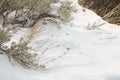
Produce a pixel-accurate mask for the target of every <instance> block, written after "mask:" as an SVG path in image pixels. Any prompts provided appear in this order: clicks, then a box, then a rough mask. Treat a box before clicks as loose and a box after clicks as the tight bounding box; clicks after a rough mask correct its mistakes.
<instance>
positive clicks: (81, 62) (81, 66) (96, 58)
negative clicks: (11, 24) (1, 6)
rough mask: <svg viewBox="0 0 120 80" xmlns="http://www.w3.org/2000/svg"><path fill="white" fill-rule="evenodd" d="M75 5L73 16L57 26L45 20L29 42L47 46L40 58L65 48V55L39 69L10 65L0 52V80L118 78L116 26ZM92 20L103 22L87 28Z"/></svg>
mask: <svg viewBox="0 0 120 80" xmlns="http://www.w3.org/2000/svg"><path fill="white" fill-rule="evenodd" d="M71 1H73V0H71ZM76 7H77V8H78V9H79V10H78V12H76V13H74V14H72V16H73V17H74V19H73V20H72V21H71V22H70V23H69V24H66V25H65V24H61V27H60V28H59V27H57V26H56V25H54V24H52V23H49V22H46V23H47V24H46V25H44V29H43V30H42V31H40V32H39V33H37V34H36V36H35V37H34V40H33V41H32V42H31V43H30V45H31V46H32V47H33V48H34V49H35V50H36V51H37V52H38V53H40V52H42V51H43V50H44V49H46V47H49V48H50V49H49V50H47V51H46V53H45V54H44V56H43V58H41V61H43V62H44V61H46V60H48V59H50V58H54V57H56V56H58V55H61V54H63V53H64V52H65V51H66V50H67V49H69V51H68V52H67V54H66V55H64V56H63V57H60V59H58V60H55V61H52V62H50V63H48V64H47V67H46V68H47V69H43V70H39V71H35V70H27V69H23V68H21V67H18V66H13V65H12V64H11V63H10V62H9V60H8V59H7V58H6V56H5V55H0V75H1V77H0V80H120V69H119V68H120V49H119V47H120V28H119V26H117V25H113V24H109V23H107V22H105V21H103V20H102V19H101V18H100V17H99V16H97V15H96V14H95V13H94V12H92V11H90V10H87V9H86V12H83V8H82V7H78V5H77V6H76ZM103 23H104V24H103ZM93 24H94V25H100V24H103V25H101V26H99V27H97V28H96V27H95V28H91V29H90V30H89V29H88V28H87V27H88V26H89V27H93ZM41 25H42V22H41ZM23 31H27V30H24V29H23V30H22V32H23ZM25 33H26V32H25ZM16 34H17V35H16V36H14V37H12V40H14V41H15V40H16V39H18V38H17V37H18V34H19V35H20V34H21V32H18V33H16Z"/></svg>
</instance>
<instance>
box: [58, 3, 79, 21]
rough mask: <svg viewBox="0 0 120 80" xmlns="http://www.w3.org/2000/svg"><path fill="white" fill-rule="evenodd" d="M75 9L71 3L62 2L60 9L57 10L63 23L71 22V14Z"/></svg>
mask: <svg viewBox="0 0 120 80" xmlns="http://www.w3.org/2000/svg"><path fill="white" fill-rule="evenodd" d="M76 11H77V10H76V8H75V7H74V6H73V5H72V2H69V1H66V2H62V5H61V7H60V8H59V10H58V14H59V16H60V18H61V20H62V21H63V23H67V22H69V21H70V20H72V16H71V14H72V13H73V12H76Z"/></svg>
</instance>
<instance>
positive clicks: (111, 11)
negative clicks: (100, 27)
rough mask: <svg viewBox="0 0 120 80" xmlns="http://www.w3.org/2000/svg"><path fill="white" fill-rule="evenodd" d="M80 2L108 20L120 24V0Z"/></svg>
mask: <svg viewBox="0 0 120 80" xmlns="http://www.w3.org/2000/svg"><path fill="white" fill-rule="evenodd" d="M78 2H79V4H80V5H82V6H84V7H86V8H89V9H91V10H93V11H95V12H96V13H97V14H98V15H100V16H101V17H103V19H105V20H106V21H108V22H109V23H113V24H118V25H120V1H119V0H88V1H87V0H78Z"/></svg>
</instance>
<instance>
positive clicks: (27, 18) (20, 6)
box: [0, 0, 59, 27]
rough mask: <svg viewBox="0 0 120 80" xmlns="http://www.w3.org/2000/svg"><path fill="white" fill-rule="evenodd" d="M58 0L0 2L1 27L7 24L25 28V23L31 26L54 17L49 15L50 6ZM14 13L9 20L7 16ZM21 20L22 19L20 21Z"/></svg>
mask: <svg viewBox="0 0 120 80" xmlns="http://www.w3.org/2000/svg"><path fill="white" fill-rule="evenodd" d="M58 1H59V0H43V1H41V0H1V1H0V15H2V16H3V18H4V22H3V26H6V25H7V24H9V23H10V24H22V26H23V27H24V26H26V24H27V23H32V24H31V25H29V26H33V25H34V23H35V22H36V21H38V20H39V19H40V18H44V17H54V16H55V15H52V16H51V14H49V11H50V4H51V3H55V2H58ZM13 11H15V16H14V18H13V19H12V20H11V19H10V20H9V19H8V15H9V14H10V13H12V12H13ZM21 18H22V19H21Z"/></svg>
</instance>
